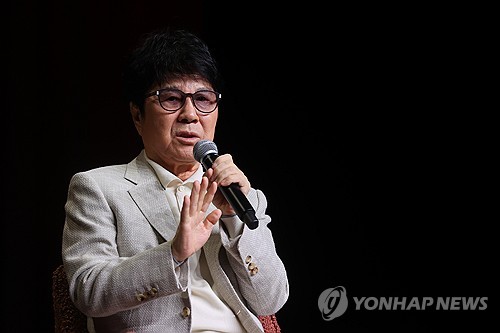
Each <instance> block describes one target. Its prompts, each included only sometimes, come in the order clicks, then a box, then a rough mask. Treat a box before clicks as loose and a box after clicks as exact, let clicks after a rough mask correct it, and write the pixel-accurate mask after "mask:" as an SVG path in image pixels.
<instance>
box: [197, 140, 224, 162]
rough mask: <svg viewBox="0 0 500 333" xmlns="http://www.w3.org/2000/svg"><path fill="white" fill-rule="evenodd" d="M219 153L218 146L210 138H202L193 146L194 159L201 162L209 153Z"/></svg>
mask: <svg viewBox="0 0 500 333" xmlns="http://www.w3.org/2000/svg"><path fill="white" fill-rule="evenodd" d="M212 153H215V154H218V150H217V146H216V145H215V143H213V142H212V141H210V140H200V141H198V142H196V144H195V145H194V147H193V155H194V159H195V160H197V161H198V162H200V163H201V160H202V159H203V157H205V156H206V155H207V154H212Z"/></svg>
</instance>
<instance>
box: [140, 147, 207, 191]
mask: <svg viewBox="0 0 500 333" xmlns="http://www.w3.org/2000/svg"><path fill="white" fill-rule="evenodd" d="M145 157H146V161H147V162H148V163H149V165H151V167H152V168H153V170H154V171H155V173H156V176H157V177H158V179H159V180H160V182H161V184H162V185H163V187H164V188H168V187H171V186H176V185H179V184H188V183H193V182H194V181H195V180H198V181H201V177H202V176H203V167H202V165H201V164H200V166H199V167H198V170H196V172H195V173H193V174H192V175H191V177H189V178H188V179H186V180H185V181H184V182H183V181H182V180H180V179H179V178H178V177H177V176H176V175H174V174H173V173H171V172H170V171H168V170H167V169H165V168H164V167H162V166H161V165H159V164H158V163H156V162H155V161H153V160H151V159H149V158H148V157H147V155H145Z"/></svg>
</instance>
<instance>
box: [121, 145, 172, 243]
mask: <svg viewBox="0 0 500 333" xmlns="http://www.w3.org/2000/svg"><path fill="white" fill-rule="evenodd" d="M125 178H126V179H128V180H129V181H131V182H133V183H134V184H136V185H137V186H135V187H134V188H132V189H130V190H129V191H128V193H129V194H130V196H131V197H132V200H134V202H135V204H136V205H137V207H139V209H140V210H141V212H142V214H143V215H144V217H145V218H146V219H147V220H148V222H149V223H150V224H151V226H152V227H153V228H154V229H155V230H156V231H157V232H158V233H159V234H160V235H161V236H162V237H163V238H164V239H165V240H168V239H169V238H170V237H171V236H172V235H173V234H175V231H176V230H177V225H178V223H179V222H178V221H175V219H174V216H173V214H172V211H171V210H170V207H169V206H168V202H167V197H166V194H165V189H164V188H163V186H162V185H161V183H160V181H159V180H158V178H157V176H156V173H155V172H154V170H153V169H152V168H151V166H150V165H149V163H148V162H147V161H146V159H145V158H144V151H142V152H141V154H139V156H138V157H137V158H136V159H134V160H133V161H132V162H130V163H129V164H128V165H127V171H126V172H125Z"/></svg>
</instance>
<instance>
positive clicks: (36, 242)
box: [2, 0, 498, 332]
mask: <svg viewBox="0 0 500 333" xmlns="http://www.w3.org/2000/svg"><path fill="white" fill-rule="evenodd" d="M7 12H8V14H9V17H8V21H7V22H9V29H8V39H7V47H6V48H3V53H4V54H8V63H7V66H6V67H7V72H8V84H7V85H6V86H5V87H4V94H5V95H6V97H7V98H6V99H5V100H6V101H7V107H6V108H5V106H4V117H3V120H4V133H7V138H6V139H4V143H5V144H6V148H7V150H6V151H5V153H4V157H3V161H2V162H3V163H2V167H3V169H4V175H5V178H7V184H8V187H7V189H6V190H5V188H4V191H5V192H4V195H3V200H2V201H3V204H4V205H5V208H4V209H3V211H4V212H7V214H4V218H3V219H2V220H3V242H2V250H3V251H2V252H3V256H2V273H3V274H2V284H3V287H4V297H3V304H4V308H5V307H6V308H7V312H5V311H4V312H3V314H2V315H3V316H5V318H4V320H2V322H3V323H4V324H3V325H4V326H6V328H7V331H9V332H10V331H12V332H51V331H53V325H54V322H53V312H52V298H51V274H52V271H53V270H54V269H55V268H56V267H57V266H58V265H59V264H60V263H61V258H60V246H61V232H62V227H63V223H64V203H65V200H66V191H67V186H68V183H69V179H70V177H71V175H72V174H74V173H76V172H78V171H82V170H86V169H89V168H94V167H98V166H102V165H106V164H118V163H119V164H121V163H127V162H129V161H130V160H131V159H132V158H134V157H135V156H136V155H137V153H138V152H139V150H140V148H141V144H140V141H139V136H138V135H137V134H136V132H135V129H134V127H133V124H132V121H131V119H130V115H129V113H128V108H127V105H126V104H125V103H124V102H123V100H121V95H120V94H121V80H120V75H121V74H120V71H121V66H122V64H123V59H124V56H125V55H126V54H127V52H129V51H130V49H131V48H132V47H133V46H134V45H135V43H136V41H137V39H138V38H139V37H140V36H141V35H142V34H143V33H145V32H149V31H151V30H153V29H157V28H162V27H166V26H172V27H183V28H186V29H189V30H191V31H193V32H196V33H198V34H200V36H201V37H202V38H203V39H204V40H205V41H206V42H207V43H208V44H209V45H210V46H211V49H212V51H213V53H214V55H215V57H216V58H217V59H218V60H219V63H220V67H221V70H222V73H223V75H224V77H225V80H226V83H227V87H226V90H225V91H223V92H222V93H223V104H222V105H221V110H220V121H219V125H218V132H217V135H216V138H215V140H214V141H215V142H216V143H217V145H218V147H219V152H221V153H224V152H229V153H231V154H232V155H233V158H234V159H235V161H236V162H237V164H238V165H239V166H240V167H241V168H242V169H243V170H244V171H245V173H246V174H247V175H248V177H249V178H250V180H251V182H252V185H253V186H254V187H257V188H260V189H262V190H264V192H265V193H266V195H267V197H268V201H269V213H270V215H271V216H272V218H273V222H272V224H270V228H271V229H272V231H273V233H274V235H275V239H276V246H277V250H278V253H279V254H280V256H281V257H282V259H283V261H284V263H285V265H286V267H287V270H288V274H289V280H290V298H289V301H288V303H287V304H286V305H285V306H284V308H283V309H282V310H281V311H280V312H279V313H278V314H277V317H278V321H279V323H280V326H281V328H282V330H283V332H293V331H298V329H297V328H298V327H302V326H306V327H317V328H318V329H317V331H321V332H326V331H337V332H357V331H366V330H376V331H377V330H383V331H386V332H387V331H395V332H396V331H397V332H441V331H450V330H452V329H466V330H468V329H474V331H482V329H483V328H486V327H487V324H489V320H490V317H491V316H492V313H493V311H494V310H493V309H494V308H495V307H496V302H497V300H496V298H495V297H494V296H493V285H492V283H491V281H492V280H493V278H492V276H493V270H494V268H495V266H497V264H498V260H497V259H496V258H495V257H494V256H493V254H494V253H497V251H496V250H494V245H495V237H494V234H493V225H494V223H496V222H498V217H497V216H498V214H496V213H497V212H496V211H493V208H494V206H493V205H494V204H495V207H496V205H498V200H497V199H498V195H497V191H498V187H497V186H496V183H494V180H495V179H494V176H496V170H495V169H494V168H493V162H494V161H495V159H494V157H495V155H497V153H498V150H497V145H496V144H494V141H493V139H494V138H495V137H496V135H495V134H496V133H497V132H494V130H495V131H496V128H495V123H494V121H493V115H494V113H497V112H498V103H497V101H494V102H493V103H491V102H489V100H490V99H491V97H492V96H493V92H495V95H498V92H497V90H496V91H495V90H494V89H493V85H492V83H493V82H492V80H493V81H495V82H496V81H497V76H494V75H493V65H492V62H490V61H491V59H492V51H493V48H492V46H493V45H492V42H491V40H490V39H489V36H490V31H491V29H492V27H493V21H491V20H490V18H489V15H488V14H489V13H490V12H491V11H490V9H489V8H470V7H446V8H437V7H436V6H433V7H431V6H429V7H423V6H420V7H418V6H416V5H415V6H410V5H407V7H402V6H396V7H394V6H386V7H383V6H380V5H378V6H373V5H370V6H367V5H361V4H353V5H351V6H347V5H334V4H332V5H329V6H326V4H324V3H323V2H318V3H315V2H310V1H309V2H307V3H304V4H297V5H294V6H291V5H290V4H288V3H283V4H279V3H278V4H276V3H271V2H255V1H253V2H244V4H238V5H234V4H233V5H231V4H227V3H224V2H217V1H209V2H207V1H199V0H198V1H185V2H182V3H181V2H173V1H34V0H32V1H11V2H9V4H8V11H7ZM493 171H495V172H493ZM335 286H344V287H345V288H346V290H347V295H348V297H349V299H350V301H351V303H350V304H349V307H348V309H347V312H346V313H345V314H344V315H342V316H341V317H339V318H336V319H334V320H333V321H324V320H323V319H322V318H321V314H320V311H319V309H318V297H319V295H320V294H321V292H322V291H323V290H325V289H327V288H332V287H335ZM353 296H356V297H363V296H365V297H370V296H373V297H390V296H393V297H396V296H397V297H405V296H406V297H408V298H411V297H433V298H437V297H488V303H487V304H488V308H487V310H485V311H477V310H476V311H441V312H438V311H432V310H426V311H415V310H413V311H401V310H398V311H367V310H364V311H355V310H354V302H352V297H353Z"/></svg>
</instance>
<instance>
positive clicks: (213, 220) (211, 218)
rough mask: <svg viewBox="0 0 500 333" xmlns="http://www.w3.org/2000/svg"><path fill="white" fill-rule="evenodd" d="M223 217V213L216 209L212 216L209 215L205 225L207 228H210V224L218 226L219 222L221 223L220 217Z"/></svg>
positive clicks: (211, 213)
mask: <svg viewBox="0 0 500 333" xmlns="http://www.w3.org/2000/svg"><path fill="white" fill-rule="evenodd" d="M221 216H222V211H221V210H220V209H214V210H213V211H212V212H210V214H208V215H207V218H206V219H205V221H204V223H205V226H206V227H208V226H209V225H208V224H212V225H214V224H216V223H217V221H219V219H220V217H221Z"/></svg>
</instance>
